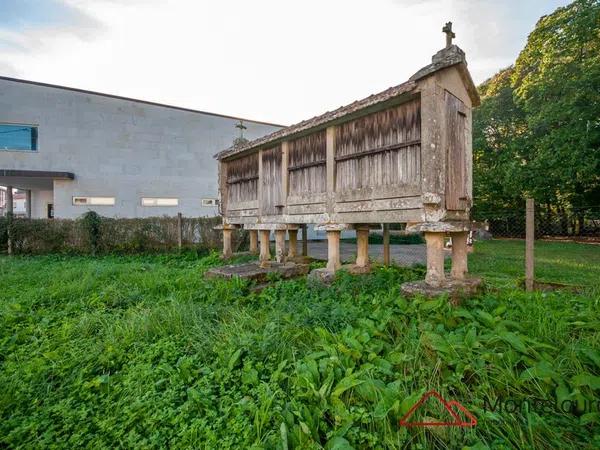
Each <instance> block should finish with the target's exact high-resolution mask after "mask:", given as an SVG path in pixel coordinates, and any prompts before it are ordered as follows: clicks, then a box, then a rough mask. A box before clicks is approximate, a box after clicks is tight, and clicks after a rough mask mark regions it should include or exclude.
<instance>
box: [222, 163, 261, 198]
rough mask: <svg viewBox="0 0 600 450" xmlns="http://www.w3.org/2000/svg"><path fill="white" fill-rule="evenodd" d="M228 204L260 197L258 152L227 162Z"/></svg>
mask: <svg viewBox="0 0 600 450" xmlns="http://www.w3.org/2000/svg"><path fill="white" fill-rule="evenodd" d="M227 199H228V202H227V204H235V203H241V202H248V201H253V200H257V199H258V153H253V154H251V155H248V156H244V157H243V158H239V159H234V160H233V161H228V162H227Z"/></svg>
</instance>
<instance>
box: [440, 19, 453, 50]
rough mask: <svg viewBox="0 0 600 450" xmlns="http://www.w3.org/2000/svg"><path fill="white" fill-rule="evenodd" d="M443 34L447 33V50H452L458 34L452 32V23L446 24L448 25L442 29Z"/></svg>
mask: <svg viewBox="0 0 600 450" xmlns="http://www.w3.org/2000/svg"><path fill="white" fill-rule="evenodd" d="M442 33H446V48H450V47H451V46H452V39H453V38H455V37H456V34H455V33H454V32H453V31H452V22H446V25H444V27H443V28H442Z"/></svg>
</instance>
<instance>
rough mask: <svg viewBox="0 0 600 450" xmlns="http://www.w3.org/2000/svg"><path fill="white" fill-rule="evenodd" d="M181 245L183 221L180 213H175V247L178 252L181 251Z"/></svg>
mask: <svg viewBox="0 0 600 450" xmlns="http://www.w3.org/2000/svg"><path fill="white" fill-rule="evenodd" d="M182 245H183V220H182V216H181V213H180V212H178V213H177V247H178V248H179V251H181V247H182Z"/></svg>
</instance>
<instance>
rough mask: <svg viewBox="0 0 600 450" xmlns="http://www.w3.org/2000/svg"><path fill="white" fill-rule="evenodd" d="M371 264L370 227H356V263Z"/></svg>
mask: <svg viewBox="0 0 600 450" xmlns="http://www.w3.org/2000/svg"><path fill="white" fill-rule="evenodd" d="M368 264H369V229H368V228H357V229H356V265H357V266H358V267H366V266H367V265H368Z"/></svg>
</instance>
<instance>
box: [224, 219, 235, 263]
mask: <svg viewBox="0 0 600 450" xmlns="http://www.w3.org/2000/svg"><path fill="white" fill-rule="evenodd" d="M232 233H233V229H231V228H226V227H225V228H223V258H231V257H232V256H233V250H232V248H231V235H232Z"/></svg>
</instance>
